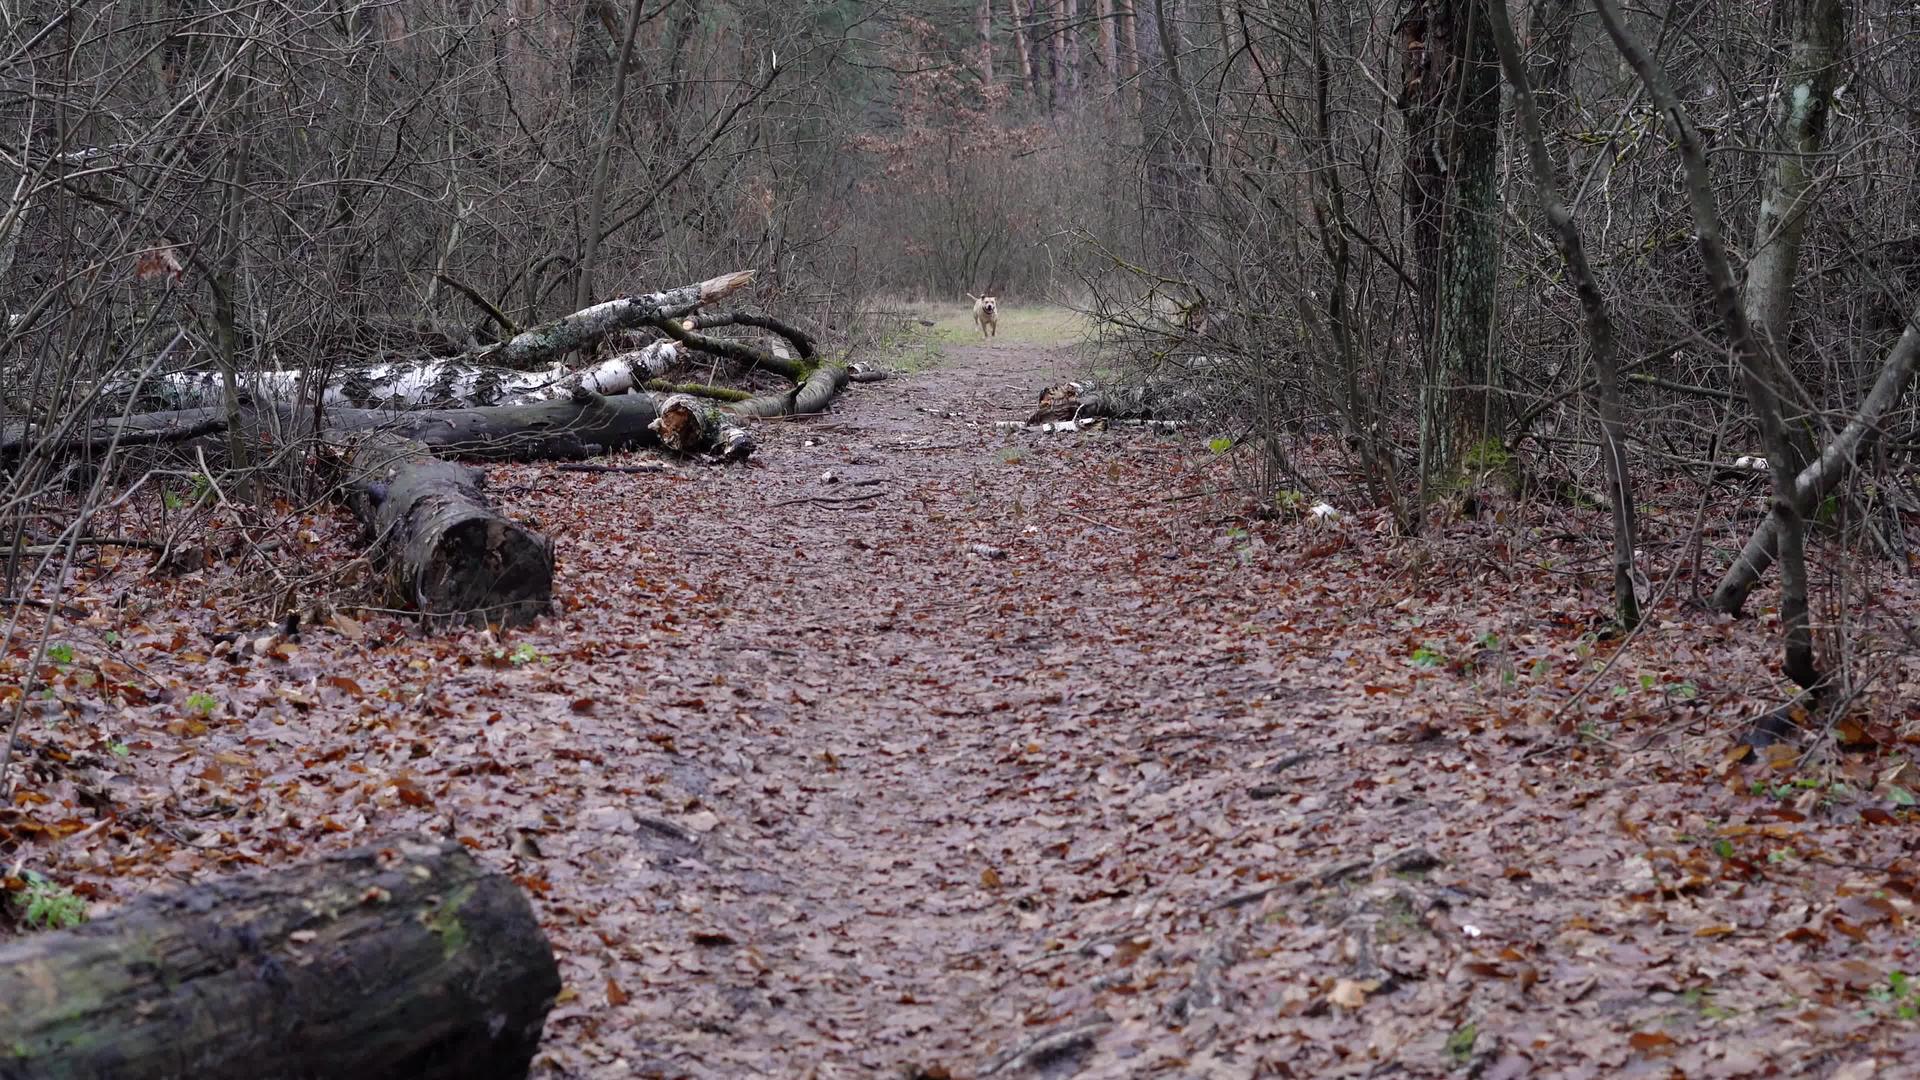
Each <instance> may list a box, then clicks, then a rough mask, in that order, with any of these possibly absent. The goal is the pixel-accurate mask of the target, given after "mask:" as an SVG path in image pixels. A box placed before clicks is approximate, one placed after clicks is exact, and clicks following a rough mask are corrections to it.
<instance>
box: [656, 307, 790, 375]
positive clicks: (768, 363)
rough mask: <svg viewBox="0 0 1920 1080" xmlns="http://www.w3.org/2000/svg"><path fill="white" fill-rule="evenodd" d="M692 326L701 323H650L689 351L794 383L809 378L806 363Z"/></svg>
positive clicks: (692, 321) (660, 320)
mask: <svg viewBox="0 0 1920 1080" xmlns="http://www.w3.org/2000/svg"><path fill="white" fill-rule="evenodd" d="M689 323H693V324H695V325H697V321H696V320H693V319H688V320H685V321H681V320H678V319H652V320H649V321H648V325H650V326H653V327H655V328H656V329H658V330H659V331H660V332H661V333H664V334H666V335H667V336H668V337H670V338H672V339H673V340H675V341H677V342H679V343H680V344H682V345H685V346H687V347H688V348H693V349H698V350H700V351H701V352H703V353H709V354H711V355H713V356H720V357H725V358H726V359H728V360H732V361H734V362H735V363H738V364H741V365H743V366H744V367H746V368H747V369H749V370H751V369H754V368H759V369H760V370H762V371H771V372H773V373H774V374H776V375H784V376H785V377H787V378H789V379H792V380H793V381H794V382H799V381H800V380H801V379H803V378H805V377H806V374H807V367H808V365H807V363H806V362H805V361H803V360H794V359H791V358H782V357H778V356H775V355H774V354H773V353H771V352H769V351H767V350H766V349H762V348H760V347H759V346H757V345H749V344H748V343H746V342H744V341H735V340H734V339H732V338H717V337H710V336H708V335H706V334H702V333H700V332H699V331H697V330H692V329H688V324H689Z"/></svg>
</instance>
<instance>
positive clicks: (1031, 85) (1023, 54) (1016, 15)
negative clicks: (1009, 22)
mask: <svg viewBox="0 0 1920 1080" xmlns="http://www.w3.org/2000/svg"><path fill="white" fill-rule="evenodd" d="M1007 8H1008V10H1010V11H1011V12H1013V48H1014V52H1016V53H1017V54H1019V57H1020V82H1021V84H1022V85H1024V86H1025V87H1026V88H1027V89H1028V90H1030V91H1035V92H1037V91H1038V88H1039V85H1040V84H1039V82H1038V81H1036V80H1035V78H1034V71H1033V49H1032V46H1030V45H1029V44H1028V43H1027V11H1028V8H1027V0H1007Z"/></svg>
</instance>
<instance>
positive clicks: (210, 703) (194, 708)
mask: <svg viewBox="0 0 1920 1080" xmlns="http://www.w3.org/2000/svg"><path fill="white" fill-rule="evenodd" d="M219 707H220V699H219V698H217V697H214V696H213V695H212V694H209V693H207V692H206V691H205V690H195V691H194V692H193V693H191V694H188V695H187V711H188V712H193V713H199V714H200V715H201V716H206V715H209V714H210V713H212V712H213V710H215V709H217V708H219Z"/></svg>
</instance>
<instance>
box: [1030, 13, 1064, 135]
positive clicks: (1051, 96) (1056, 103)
mask: <svg viewBox="0 0 1920 1080" xmlns="http://www.w3.org/2000/svg"><path fill="white" fill-rule="evenodd" d="M1039 4H1040V0H1035V12H1036V13H1037V12H1038V11H1039V10H1040V8H1039ZM1066 10H1067V3H1066V0H1052V2H1051V3H1050V4H1048V5H1047V7H1046V12H1047V101H1048V104H1049V105H1050V106H1051V107H1052V108H1056V109H1057V108H1059V107H1060V104H1061V103H1062V102H1064V101H1065V100H1066V99H1067V93H1066V89H1067V68H1066V65H1065V64H1064V63H1062V62H1061V60H1062V57H1061V55H1060V24H1061V22H1062V21H1063V20H1064V18H1065V14H1066Z"/></svg>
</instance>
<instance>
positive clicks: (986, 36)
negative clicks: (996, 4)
mask: <svg viewBox="0 0 1920 1080" xmlns="http://www.w3.org/2000/svg"><path fill="white" fill-rule="evenodd" d="M974 17H975V19H976V20H977V21H978V23H979V28H980V82H981V85H983V86H989V87H990V86H992V85H993V0H980V6H979V9H978V11H977V13H976V14H975V16H974Z"/></svg>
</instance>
